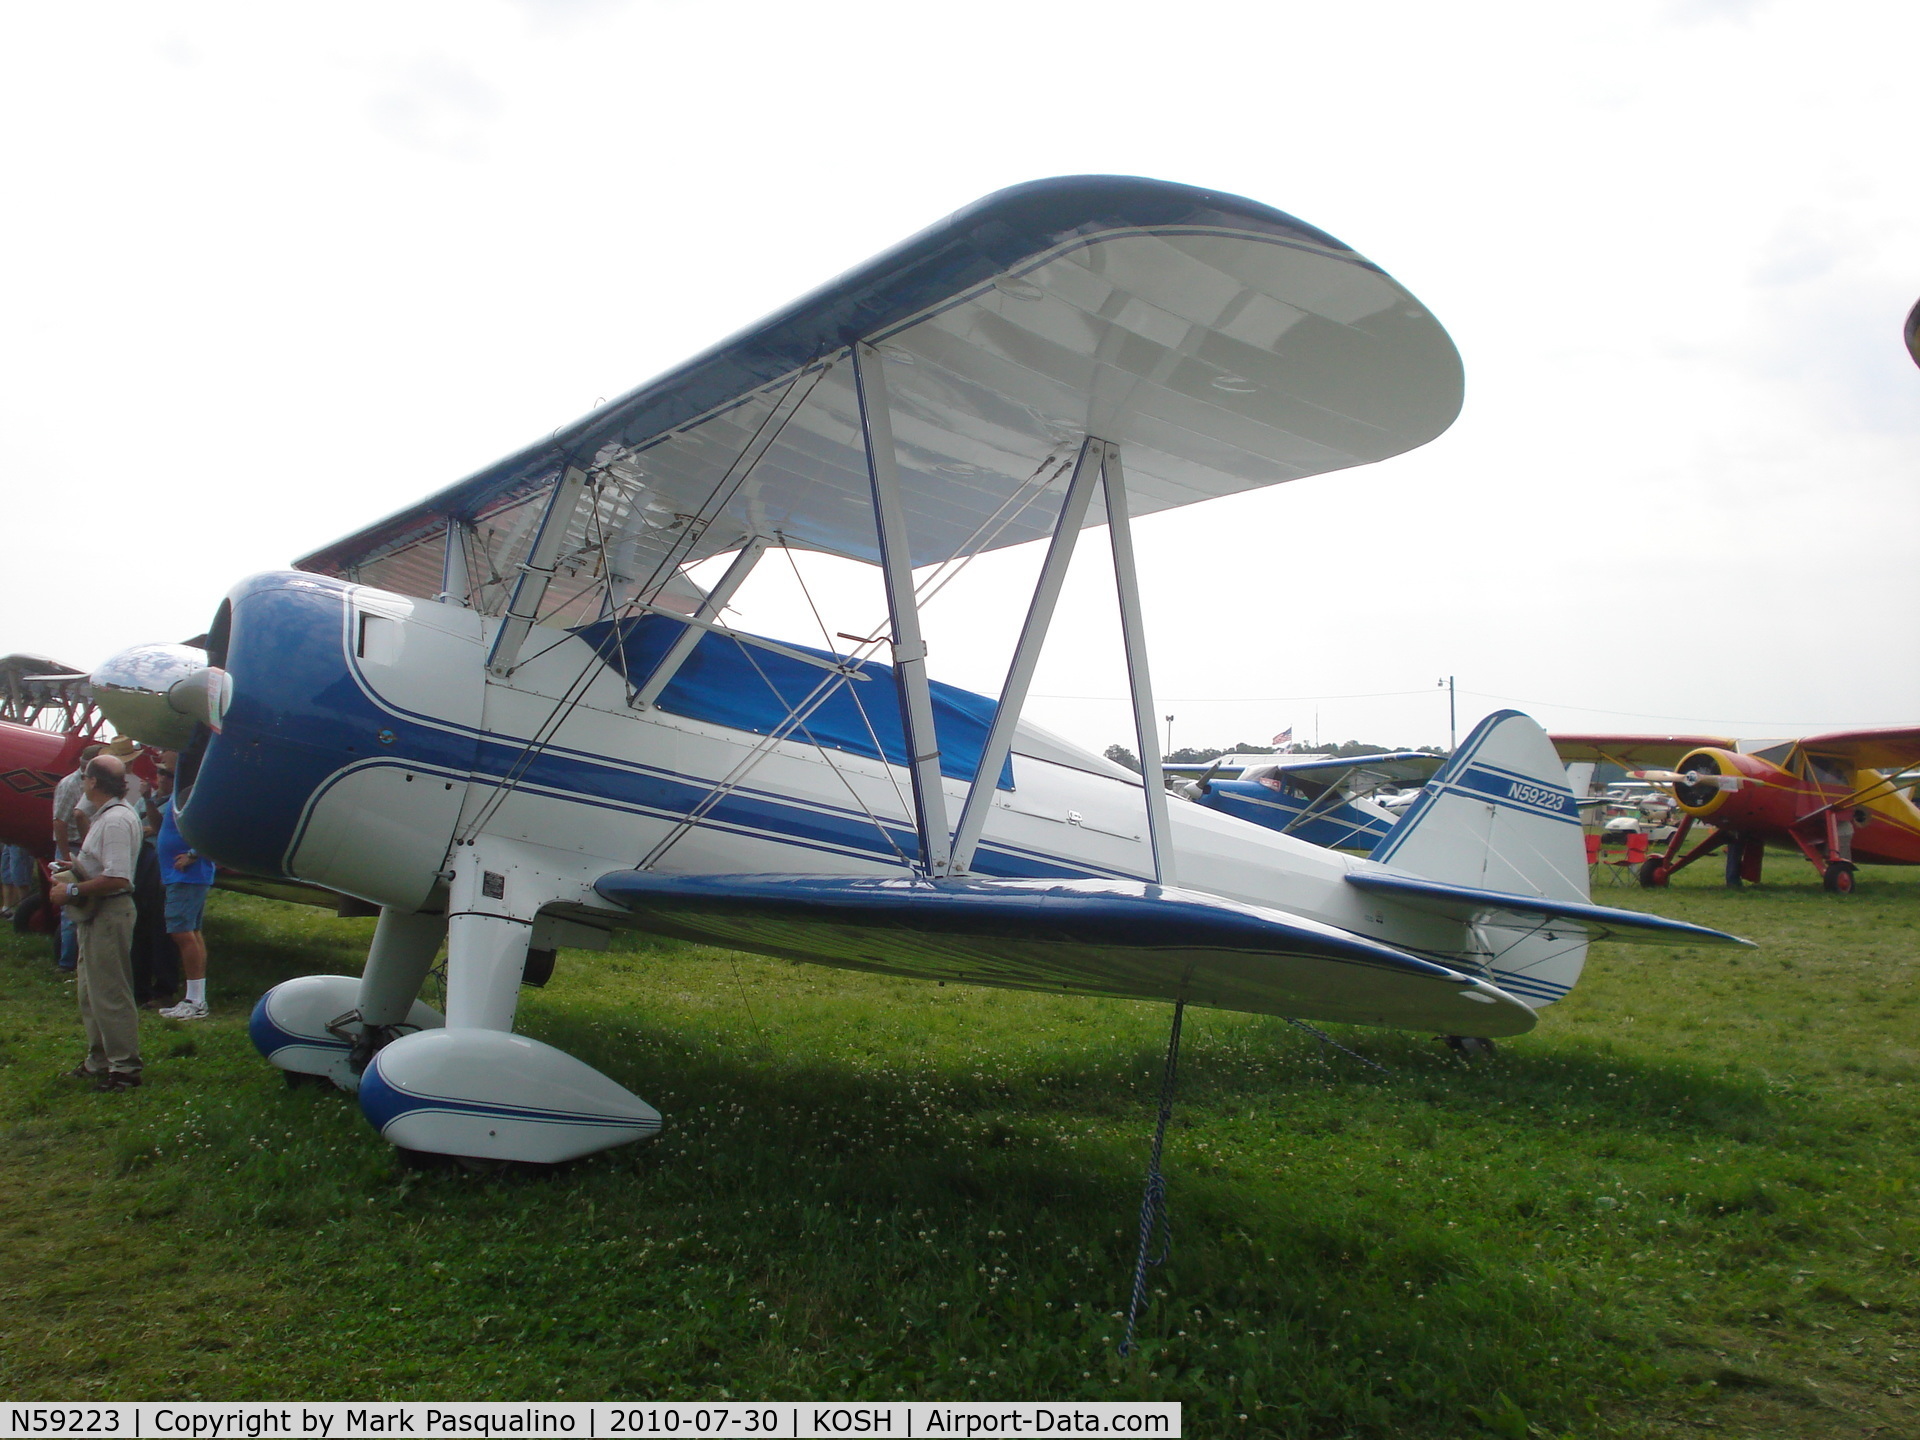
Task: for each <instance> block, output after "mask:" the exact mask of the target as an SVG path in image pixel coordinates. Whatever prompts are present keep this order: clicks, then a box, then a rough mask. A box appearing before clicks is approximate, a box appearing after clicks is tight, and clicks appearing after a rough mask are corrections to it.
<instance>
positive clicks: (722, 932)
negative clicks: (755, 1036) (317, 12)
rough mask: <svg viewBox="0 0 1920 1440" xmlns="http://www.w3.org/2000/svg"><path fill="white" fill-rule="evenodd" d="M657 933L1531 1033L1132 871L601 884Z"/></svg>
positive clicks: (1336, 938)
mask: <svg viewBox="0 0 1920 1440" xmlns="http://www.w3.org/2000/svg"><path fill="white" fill-rule="evenodd" d="M594 888H595V889H596V890H598V891H599V893H600V894H601V896H602V897H604V898H605V899H607V900H609V901H611V902H612V903H614V904H616V905H619V906H622V907H624V908H625V909H626V910H628V911H629V912H631V913H632V915H633V916H634V919H635V922H636V923H637V924H638V925H640V926H641V927H642V928H644V929H648V930H654V931H658V932H660V933H663V934H669V935H677V936H680V937H682V938H684V939H690V940H696V941H700V942H704V943H707V944H714V945H725V946H729V947H731V948H734V949H741V950H753V951H758V952H760V953H762V954H767V955H779V956H783V957H785V958H788V959H794V960H804V961H811V962H814V963H816V964H824V965H835V966H840V967H843V968H846V969H854V970H872V971H878V972H882V973H887V974H896V975H909V976H920V977H924V978H927V979H940V980H955V981H961V982H965V983H970V984H981V985H999V986H1006V987H1010V988H1014V989H1023V990H1049V991H1056V992H1060V991H1064V992H1072V993H1077V994H1090V995H1112V996H1122V997H1130V998H1135V999H1155V1000H1186V1001H1188V1002H1190V1003H1192V1004H1196V1005H1207V1006H1212V1007H1214V1008H1217V1009H1223V1010H1244V1011H1251V1012H1253V1013H1256V1014H1266V1015H1285V1016H1292V1017H1298V1018H1305V1019H1318V1020H1337V1021H1348V1022H1351V1023H1354V1024H1362V1025H1392V1026H1401V1027H1407V1028H1413V1029H1433V1030H1438V1031H1441V1032H1443V1033H1447V1034H1474V1035H1516V1034H1520V1033H1522V1032H1524V1031H1526V1030H1528V1029H1531V1028H1532V1026H1533V1012H1532V1011H1531V1010H1530V1009H1528V1007H1527V1006H1526V1005H1524V1004H1523V1003H1522V1002H1520V1001H1519V1000H1516V999H1514V998H1513V997H1512V996H1510V995H1508V994H1506V993H1505V992H1504V991H1502V990H1499V989H1497V988H1495V987H1494V986H1492V985H1489V984H1487V983H1486V982H1484V981H1481V980H1477V979H1475V978H1474V977H1472V976H1469V975H1463V974H1461V973H1460V972H1458V971H1456V970H1450V969H1448V968H1447V967H1446V966H1444V965H1436V964H1434V963H1433V962H1431V961H1429V960H1423V959H1421V958H1420V957H1419V956H1416V955H1411V954H1408V953H1407V952H1405V951H1402V950H1397V949H1394V948H1393V947H1392V946H1389V945H1382V944H1380V943H1379V942H1377V941H1373V940H1368V939H1366V938H1364V937H1362V936H1358V935H1354V934H1351V933H1350V932H1348V931H1345V930H1341V929H1339V928H1337V927H1335V926H1331V925H1323V924H1320V923H1318V922H1317V921H1312V920H1306V919H1302V918H1301V917H1299V916H1295V915H1288V914H1285V913H1283V912H1281V911H1278V910H1270V909H1267V908H1265V907H1262V906H1257V905H1245V904H1240V903H1238V902H1236V901H1232V900H1226V899H1222V898H1220V897H1218V896H1213V895H1205V894H1201V893H1199V892H1197V891H1192V890H1181V889H1177V888H1174V887H1170V886H1162V885H1154V884H1149V883H1146V882H1143V881H1130V880H1064V881H1062V880H992V879H974V878H969V879H959V880H923V879H917V878H907V877H892V876H850V875H668V874H660V873H656V872H647V871H637V870H616V871H614V872H613V873H612V874H610V875H604V876H602V877H601V878H600V880H599V881H598V882H596V884H595V887H594Z"/></svg>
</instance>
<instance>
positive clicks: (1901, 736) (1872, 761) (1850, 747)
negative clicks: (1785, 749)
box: [1800, 726, 1920, 770]
mask: <svg viewBox="0 0 1920 1440" xmlns="http://www.w3.org/2000/svg"><path fill="white" fill-rule="evenodd" d="M1800 748H1801V749H1802V750H1806V751H1808V752H1810V753H1812V754H1815V755H1837V756H1840V757H1841V758H1843V759H1845V760H1848V761H1851V762H1852V764H1853V766H1854V768H1856V769H1859V770H1893V769H1901V770H1904V769H1905V768H1906V767H1907V766H1909V765H1920V727H1914V726H1906V727H1895V728H1891V729H1886V730H1835V731H1832V732H1830V733H1828V734H1826V735H1809V736H1808V737H1807V738H1806V739H1804V740H1802V741H1801V742H1800Z"/></svg>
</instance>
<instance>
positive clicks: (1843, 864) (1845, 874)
mask: <svg viewBox="0 0 1920 1440" xmlns="http://www.w3.org/2000/svg"><path fill="white" fill-rule="evenodd" d="M1820 884H1821V886H1822V888H1823V889H1825V890H1826V891H1827V893H1828V894H1830V895H1851V894H1852V893H1853V863H1852V862H1851V861H1849V860H1836V861H1834V862H1833V863H1832V864H1831V865H1829V866H1827V868H1826V869H1825V870H1822V871H1821V872H1820Z"/></svg>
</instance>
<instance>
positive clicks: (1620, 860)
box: [1601, 830, 1647, 885]
mask: <svg viewBox="0 0 1920 1440" xmlns="http://www.w3.org/2000/svg"><path fill="white" fill-rule="evenodd" d="M1646 859H1647V832H1646V831H1644V830H1634V831H1630V832H1629V833H1628V835H1627V848H1626V851H1625V853H1623V854H1622V855H1620V856H1619V857H1617V858H1613V859H1608V860H1605V861H1602V862H1601V863H1602V864H1604V865H1606V866H1608V867H1609V869H1608V873H1609V875H1610V876H1611V877H1612V879H1613V883H1614V884H1616V885H1633V884H1637V883H1639V878H1640V875H1639V871H1640V867H1641V866H1642V865H1643V864H1645V863H1646Z"/></svg>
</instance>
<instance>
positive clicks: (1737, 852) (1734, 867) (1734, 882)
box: [1726, 835, 1747, 890]
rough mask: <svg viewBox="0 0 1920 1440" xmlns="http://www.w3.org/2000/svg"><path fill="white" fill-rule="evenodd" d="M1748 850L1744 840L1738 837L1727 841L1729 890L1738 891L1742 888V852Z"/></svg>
mask: <svg viewBox="0 0 1920 1440" xmlns="http://www.w3.org/2000/svg"><path fill="white" fill-rule="evenodd" d="M1746 848H1747V842H1746V841H1744V840H1742V839H1741V838H1740V837H1739V836H1737V835H1736V836H1735V837H1734V838H1733V839H1731V840H1729V841H1727V870H1726V875H1727V889H1729V890H1738V889H1739V888H1740V859H1741V852H1742V851H1744V850H1745V849H1746Z"/></svg>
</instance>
